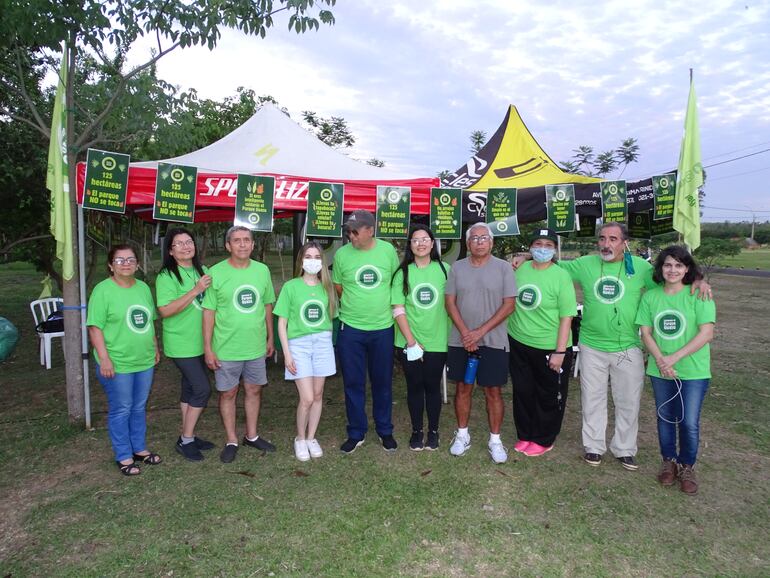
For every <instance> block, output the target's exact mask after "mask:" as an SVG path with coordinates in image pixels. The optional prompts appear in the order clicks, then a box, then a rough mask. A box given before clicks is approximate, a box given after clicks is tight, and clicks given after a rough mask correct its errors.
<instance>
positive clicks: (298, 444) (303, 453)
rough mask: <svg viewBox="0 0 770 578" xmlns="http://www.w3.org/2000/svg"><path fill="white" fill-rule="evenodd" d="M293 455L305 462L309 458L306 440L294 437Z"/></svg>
mask: <svg viewBox="0 0 770 578" xmlns="http://www.w3.org/2000/svg"><path fill="white" fill-rule="evenodd" d="M294 455H295V456H296V458H297V459H298V460H299V461H301V462H306V461H308V460H309V459H310V452H309V451H308V449H307V441H305V440H298V439H297V438H294Z"/></svg>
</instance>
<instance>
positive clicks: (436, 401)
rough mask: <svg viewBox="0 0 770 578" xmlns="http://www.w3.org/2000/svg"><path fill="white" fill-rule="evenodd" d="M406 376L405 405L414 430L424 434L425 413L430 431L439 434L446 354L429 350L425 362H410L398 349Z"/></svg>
mask: <svg viewBox="0 0 770 578" xmlns="http://www.w3.org/2000/svg"><path fill="white" fill-rule="evenodd" d="M396 352H397V355H398V358H399V360H400V361H401V367H403V368H404V376H405V377H406V402H407V405H408V406H409V417H410V418H411V420H412V430H414V431H422V423H423V422H422V414H423V412H426V413H427V414H428V430H430V431H438V421H439V417H440V416H441V378H442V376H443V375H444V365H445V364H446V353H438V352H433V351H426V352H424V353H423V354H422V361H420V360H419V359H418V360H417V361H407V360H406V353H404V351H403V350H402V349H400V348H396Z"/></svg>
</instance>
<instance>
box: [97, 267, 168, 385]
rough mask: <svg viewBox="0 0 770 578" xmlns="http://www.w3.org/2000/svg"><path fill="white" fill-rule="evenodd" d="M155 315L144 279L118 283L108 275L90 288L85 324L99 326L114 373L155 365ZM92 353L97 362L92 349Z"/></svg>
mask: <svg viewBox="0 0 770 578" xmlns="http://www.w3.org/2000/svg"><path fill="white" fill-rule="evenodd" d="M155 318H156V313H155V304H154V303H153V302H152V292H151V291H150V288H149V287H148V286H147V284H146V283H144V282H143V281H139V280H138V279H137V280H136V283H134V284H133V286H131V287H121V286H120V285H118V284H117V283H115V281H113V280H112V277H110V278H108V279H105V280H104V281H102V282H101V283H99V284H98V285H97V286H96V287H94V290H93V291H92V292H91V298H90V300H89V301H88V317H87V319H86V325H89V326H93V327H98V328H99V329H101V330H102V333H103V334H104V343H105V345H106V346H107V353H108V354H109V356H110V359H111V360H112V365H113V367H114V368H115V373H136V372H138V371H144V370H146V369H150V368H151V367H152V366H153V365H155V339H154V337H155V326H154V325H153V320H154V319H155ZM93 356H94V360H95V361H96V362H97V363H98V362H99V357H98V356H97V354H96V350H95V349H94V350H93Z"/></svg>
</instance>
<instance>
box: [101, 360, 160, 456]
mask: <svg viewBox="0 0 770 578" xmlns="http://www.w3.org/2000/svg"><path fill="white" fill-rule="evenodd" d="M154 372H155V368H154V367H151V368H150V369H145V370H144V371H138V372H136V373H116V374H115V377H109V378H108V377H104V376H103V375H102V372H101V368H100V367H99V364H98V363H97V364H96V377H97V379H98V380H99V383H101V384H102V387H103V388H104V393H105V394H106V395H107V408H108V411H107V430H108V431H109V433H110V441H112V451H113V452H114V453H115V460H116V461H118V462H120V461H123V460H127V459H130V458H131V457H133V455H134V454H135V453H139V452H143V451H144V450H146V449H147V446H146V443H145V435H146V433H147V417H146V408H147V398H148V397H149V396H150V387H151V386H152V376H153V373H154Z"/></svg>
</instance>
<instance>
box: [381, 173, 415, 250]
mask: <svg viewBox="0 0 770 578" xmlns="http://www.w3.org/2000/svg"><path fill="white" fill-rule="evenodd" d="M411 192H412V189H410V188H409V187H388V186H383V185H377V228H376V230H375V236H377V237H380V238H385V239H405V238H406V237H407V234H408V233H409V211H410V209H411V197H412V195H411Z"/></svg>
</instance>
